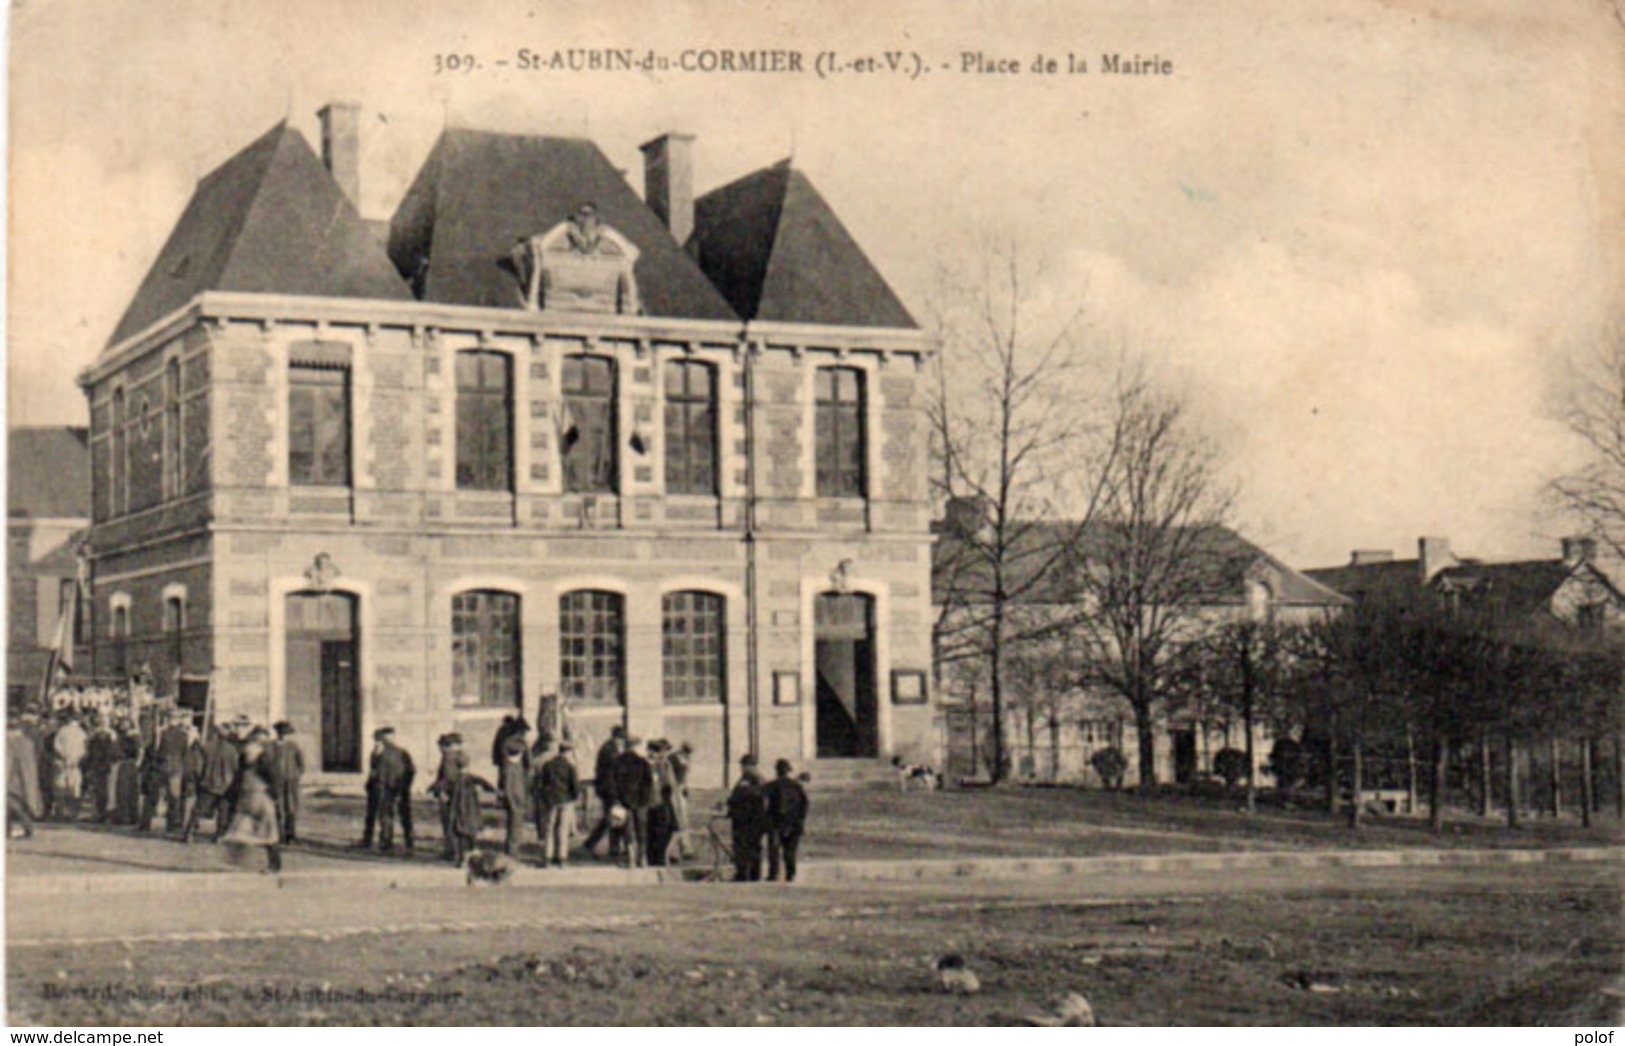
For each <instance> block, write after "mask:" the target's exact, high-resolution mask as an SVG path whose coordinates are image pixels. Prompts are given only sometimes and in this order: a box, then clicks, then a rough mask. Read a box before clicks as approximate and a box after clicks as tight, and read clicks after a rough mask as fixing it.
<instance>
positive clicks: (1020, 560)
mask: <svg viewBox="0 0 1625 1046" xmlns="http://www.w3.org/2000/svg"><path fill="white" fill-rule="evenodd" d="M1014 529H1015V534H1016V537H1017V541H1016V542H1015V548H1014V549H1013V550H1012V552H1011V553H1010V554H1009V555H1008V556H1007V557H1006V562H1007V567H1008V575H1009V576H1007V579H1006V584H1005V590H1006V591H1007V592H1012V593H1019V600H1020V601H1021V602H1025V603H1034V604H1043V603H1056V602H1064V601H1068V600H1070V599H1071V598H1072V589H1073V587H1074V585H1075V579H1076V577H1077V575H1078V572H1079V571H1080V570H1081V569H1084V568H1083V566H1082V565H1081V564H1084V563H1086V562H1087V561H1088V559H1089V558H1090V557H1091V555H1097V556H1098V555H1101V554H1103V550H1104V549H1106V548H1107V547H1109V545H1110V543H1111V542H1112V541H1113V540H1114V536H1113V532H1112V529H1111V528H1110V526H1109V525H1104V524H1096V525H1092V526H1091V527H1089V528H1087V529H1086V530H1085V531H1084V532H1083V533H1082V534H1081V535H1079V534H1077V533H1076V524H1067V523H1045V524H1033V525H1030V526H1018V527H1016V528H1014ZM938 533H939V536H938V540H937V543H936V545H935V546H934V548H933V551H932V572H931V573H932V578H931V587H932V599H933V601H934V602H936V603H938V604H942V603H944V602H945V601H947V600H948V599H950V598H952V599H956V600H957V601H958V602H961V603H971V604H975V603H978V602H985V601H986V600H987V599H988V598H990V596H989V594H990V592H991V590H992V579H991V570H990V567H989V565H988V563H987V561H986V559H985V558H983V557H980V556H977V555H976V554H975V553H974V552H973V551H971V550H970V548H969V546H968V544H967V539H966V535H965V534H964V532H963V531H962V530H958V529H956V528H953V527H948V526H939V527H938ZM1069 543H1070V544H1073V545H1074V549H1073V550H1072V551H1070V552H1068V553H1067V554H1064V555H1061V556H1059V557H1057V556H1056V555H1055V554H1054V551H1053V550H1056V549H1060V548H1063V547H1065V546H1066V545H1068V544H1069ZM1186 547H1187V548H1188V549H1189V550H1190V555H1191V558H1192V559H1193V560H1194V561H1195V563H1194V566H1195V567H1196V569H1197V570H1198V571H1199V572H1200V575H1199V578H1198V584H1197V586H1196V589H1197V592H1198V593H1199V598H1201V600H1202V601H1203V602H1204V603H1207V604H1210V605H1215V606H1217V605H1223V604H1230V603H1241V602H1243V601H1244V600H1245V598H1246V582H1247V580H1248V579H1249V577H1250V576H1251V575H1252V572H1253V571H1254V570H1255V569H1256V568H1258V567H1260V566H1262V567H1263V568H1265V569H1267V570H1268V572H1269V575H1270V578H1269V580H1270V583H1271V584H1272V586H1273V591H1274V597H1275V600H1276V601H1277V602H1278V603H1281V604H1286V605H1293V606H1340V605H1343V604H1345V603H1347V602H1348V600H1347V599H1346V598H1345V597H1344V596H1343V595H1341V594H1339V593H1338V592H1335V591H1333V590H1332V589H1330V588H1327V587H1326V586H1325V585H1323V584H1321V583H1319V582H1317V581H1315V580H1313V579H1312V578H1309V577H1306V576H1304V575H1303V574H1302V573H1300V572H1299V571H1296V570H1294V569H1292V568H1291V567H1289V566H1287V565H1286V564H1285V563H1282V562H1281V561H1280V560H1278V559H1276V558H1275V557H1274V556H1272V555H1270V554H1269V553H1268V552H1265V551H1264V550H1263V549H1261V548H1259V547H1258V546H1257V545H1255V544H1253V543H1252V542H1251V541H1248V540H1247V539H1246V538H1244V537H1242V536H1241V535H1239V534H1237V533H1236V532H1235V531H1233V530H1230V529H1229V528H1228V527H1204V528H1201V529H1200V530H1199V531H1197V532H1196V533H1194V535H1192V536H1191V538H1190V541H1189V543H1188V545H1187V546H1186Z"/></svg>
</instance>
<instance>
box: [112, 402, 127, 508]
mask: <svg viewBox="0 0 1625 1046" xmlns="http://www.w3.org/2000/svg"><path fill="white" fill-rule="evenodd" d="M128 424H129V422H128V418H127V417H126V416H125V406H124V390H123V389H114V390H113V467H112V470H111V471H112V475H110V476H109V477H108V481H109V482H110V483H111V485H112V490H113V496H112V498H111V500H110V504H111V506H112V507H111V509H110V511H111V513H112V514H113V515H115V516H122V515H123V514H124V512H125V508H126V506H127V505H128V499H127V497H126V490H125V468H126V465H127V461H128V455H127V454H126V453H125V447H126V445H127V441H128V440H129V431H128Z"/></svg>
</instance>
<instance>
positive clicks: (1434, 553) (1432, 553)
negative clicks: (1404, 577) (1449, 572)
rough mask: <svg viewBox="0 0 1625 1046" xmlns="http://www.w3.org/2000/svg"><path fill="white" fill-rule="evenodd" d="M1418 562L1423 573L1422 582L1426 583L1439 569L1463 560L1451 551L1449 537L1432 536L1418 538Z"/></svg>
mask: <svg viewBox="0 0 1625 1046" xmlns="http://www.w3.org/2000/svg"><path fill="white" fill-rule="evenodd" d="M1416 562H1417V565H1418V568H1419V569H1420V570H1421V573H1422V584H1424V585H1425V584H1427V583H1428V582H1429V581H1432V580H1433V578H1434V575H1436V574H1438V573H1439V571H1441V570H1444V569H1445V568H1446V567H1453V566H1456V565H1458V564H1459V563H1460V562H1461V560H1459V559H1457V558H1456V557H1455V555H1454V554H1453V553H1452V552H1451V551H1450V539H1449V538H1441V537H1430V538H1418V539H1417V541H1416Z"/></svg>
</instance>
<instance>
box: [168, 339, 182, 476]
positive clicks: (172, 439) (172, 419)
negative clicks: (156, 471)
mask: <svg viewBox="0 0 1625 1046" xmlns="http://www.w3.org/2000/svg"><path fill="white" fill-rule="evenodd" d="M181 476H182V469H181V365H180V361H179V360H170V361H169V363H168V365H167V366H165V367H164V497H166V498H178V497H180V496H181V483H182V480H181Z"/></svg>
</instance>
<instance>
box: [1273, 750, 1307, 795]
mask: <svg viewBox="0 0 1625 1046" xmlns="http://www.w3.org/2000/svg"><path fill="white" fill-rule="evenodd" d="M1266 769H1268V770H1269V772H1270V776H1272V777H1274V778H1275V786H1276V787H1277V788H1281V789H1292V788H1296V787H1298V786H1299V785H1301V784H1303V783H1304V779H1305V778H1307V777H1308V776H1309V753H1308V751H1307V750H1306V749H1305V748H1304V747H1303V745H1301V744H1299V743H1298V742H1296V741H1294V740H1293V739H1292V738H1290V737H1282V738H1277V739H1276V742H1275V747H1273V748H1271V749H1270V758H1269V762H1268V763H1267V764H1266Z"/></svg>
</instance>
